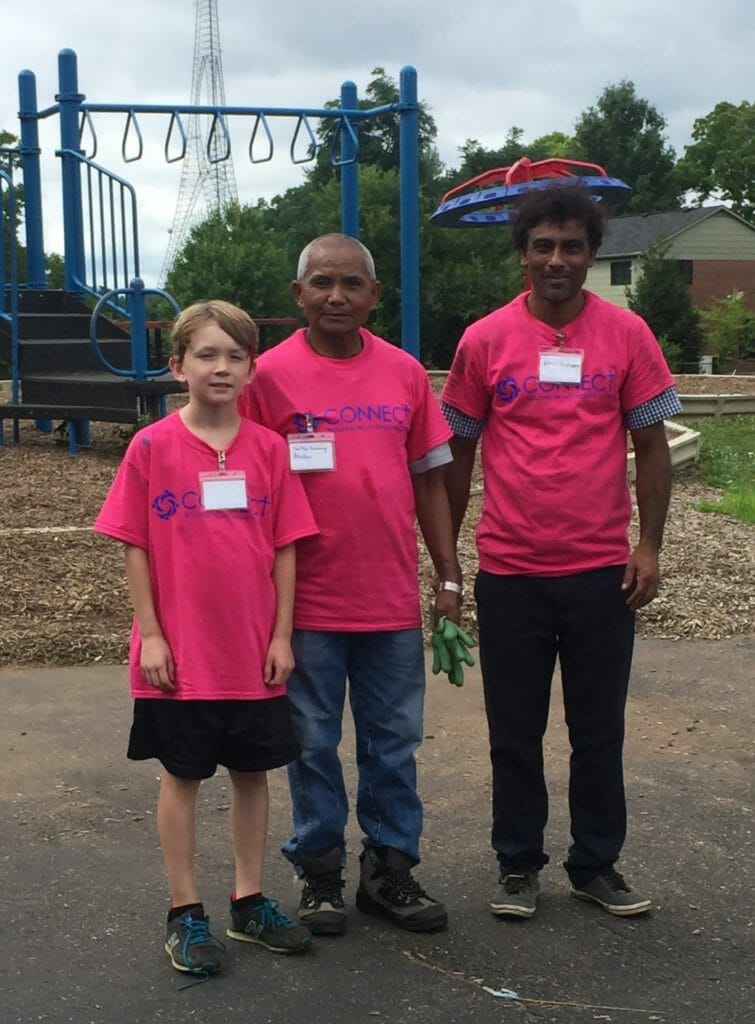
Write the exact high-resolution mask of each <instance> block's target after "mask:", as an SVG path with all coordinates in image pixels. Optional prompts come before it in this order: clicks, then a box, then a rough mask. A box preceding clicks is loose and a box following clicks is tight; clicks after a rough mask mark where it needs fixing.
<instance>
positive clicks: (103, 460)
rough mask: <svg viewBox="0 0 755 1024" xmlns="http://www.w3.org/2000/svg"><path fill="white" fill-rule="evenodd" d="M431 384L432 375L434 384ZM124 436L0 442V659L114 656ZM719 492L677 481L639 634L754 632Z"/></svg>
mask: <svg viewBox="0 0 755 1024" xmlns="http://www.w3.org/2000/svg"><path fill="white" fill-rule="evenodd" d="M690 380H691V381H693V382H694V383H695V385H696V386H699V387H706V388H710V389H711V390H710V391H709V392H705V393H711V394H718V393H726V394H733V393H742V392H741V391H737V392H735V391H733V390H730V389H731V388H733V387H748V388H750V389H751V390H752V392H753V393H755V377H752V378H744V377H740V378H737V377H719V376H711V377H703V376H700V377H695V378H688V377H685V378H680V380H679V389H680V392H681V393H682V394H684V393H688V394H689V393H693V392H692V391H691V388H690V386H689V385H688V383H687V382H688V381H690ZM735 382H736V383H735ZM440 383H441V382H440V381H439V379H438V378H437V377H436V378H434V384H435V386H436V387H439V386H440ZM716 385H717V386H718V390H716V389H715V387H716ZM696 393H700V392H699V391H698V392H696ZM6 436H9V431H7V432H6ZM127 439H128V432H127V431H126V430H124V429H123V428H121V427H111V426H108V425H105V424H92V445H91V447H90V448H89V449H88V450H82V451H81V452H80V454H79V455H78V456H77V457H76V458H74V459H72V458H71V457H70V456H69V454H68V449H67V446H66V444H65V443H60V442H57V443H56V441H55V440H53V438H51V437H50V436H48V435H43V434H39V433H38V432H37V431H35V429H34V427H33V425H31V424H28V423H24V424H22V425H21V444H19V445H14V444H7V445H6V446H5V447H4V448H0V487H1V488H2V491H1V493H2V508H1V512H0V580H1V581H2V586H1V588H0V601H1V602H2V604H1V607H2V621H3V628H2V632H1V633H0V664H16V665H32V664H57V665H65V664H69V665H71V664H84V663H90V662H95V661H103V662H120V661H123V660H125V658H126V653H127V638H128V631H129V625H130V617H131V616H130V610H129V602H128V597H127V593H126V588H125V582H124V573H123V555H122V551H121V548H120V545H118V544H116V543H113V542H112V541H109V540H107V539H105V538H103V537H99V536H97V535H95V534H93V533H92V532H91V530H90V529H89V527H90V526H91V523H92V521H93V520H94V518H95V516H96V514H97V512H98V510H99V507H100V505H101V503H102V500H103V498H104V496H105V493H106V492H107V489H108V487H109V485H110V482H111V480H112V478H113V475H114V474H115V471H116V469H117V466H118V464H119V462H120V459H121V457H122V455H123V452H124V450H125V446H126V443H127ZM477 482H479V476H478V477H477ZM718 497H720V492H718V491H716V490H715V489H713V488H709V487H705V486H704V485H702V484H701V483H700V481H699V478H698V474H697V472H696V470H695V469H694V468H693V469H688V470H685V471H682V472H681V473H679V474H678V476H677V477H676V479H675V486H674V493H673V497H672V502H671V509H670V513H669V520H668V526H667V530H666V544H665V549H664V553H663V563H662V568H663V572H664V581H663V589H662V591H661V594H660V596H659V597H658V599H657V600H656V601H655V602H654V603H653V604H652V605H651V606H650V607H649V608H647V609H645V610H644V611H643V612H641V613H640V615H639V617H638V632H639V633H640V634H644V635H647V636H655V637H667V638H678V637H697V638H700V639H709V640H717V639H723V638H727V637H732V636H739V635H748V634H751V633H752V632H753V623H754V622H755V596H754V595H755V527H752V526H747V525H746V524H743V523H739V522H737V521H736V520H733V519H730V518H728V517H726V516H719V515H712V514H710V513H704V512H701V511H700V510H699V508H698V507H697V506H698V504H699V502H700V501H701V500H702V499H708V500H713V501H715V500H716V499H717V498H718ZM481 500H482V499H481V498H480V497H479V496H477V497H474V498H472V500H471V502H470V508H469V512H468V515H467V518H466V521H465V524H464V529H463V531H462V534H461V537H460V543H459V552H460V558H461V562H462V568H463V570H464V575H465V579H466V580H467V583H468V584H470V583H471V581H472V580H473V579H474V574H475V571H476V566H477V559H476V553H475V547H474V527H475V525H476V522H477V519H478V518H479V513H480V508H481ZM635 519H636V517H635ZM636 525H637V524H636V521H635V524H634V528H635V529H636ZM421 578H422V588H423V597H424V602H423V603H424V606H425V607H427V606H428V605H429V602H430V599H431V592H432V582H433V572H432V567H431V565H430V563H429V559H428V558H427V556H426V554H425V553H424V551H423V554H422V566H421ZM465 626H466V627H467V628H468V629H469V631H470V632H471V633H472V634H473V635H476V622H475V611H474V605H473V601H472V599H471V597H468V598H467V600H466V602H465Z"/></svg>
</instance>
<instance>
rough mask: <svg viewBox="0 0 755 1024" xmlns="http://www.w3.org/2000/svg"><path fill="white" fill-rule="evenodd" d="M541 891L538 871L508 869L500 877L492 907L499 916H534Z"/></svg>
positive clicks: (491, 902)
mask: <svg viewBox="0 0 755 1024" xmlns="http://www.w3.org/2000/svg"><path fill="white" fill-rule="evenodd" d="M539 892H540V883H539V882H538V880H537V871H507V872H506V873H505V874H504V875H502V876H501V877H500V878H499V879H498V888H497V889H496V891H495V894H494V896H493V898H492V899H491V901H490V909H491V911H492V912H493V913H494V914H495V915H496V916H497V917H532V915H533V914H534V913H535V904H536V902H537V897H538V893H539Z"/></svg>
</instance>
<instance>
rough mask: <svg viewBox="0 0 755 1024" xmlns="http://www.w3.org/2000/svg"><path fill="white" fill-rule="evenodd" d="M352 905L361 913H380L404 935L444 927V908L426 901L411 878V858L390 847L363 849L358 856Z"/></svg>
mask: <svg viewBox="0 0 755 1024" xmlns="http://www.w3.org/2000/svg"><path fill="white" fill-rule="evenodd" d="M359 862H360V874H359V888H358V889H357V897H356V903H357V907H358V908H359V910H361V911H362V913H363V914H380V915H382V916H383V917H387V918H389V919H390V920H391V921H393V923H394V924H397V925H398V926H399V928H404V929H406V931H408V932H437V931H441V930H442V929H443V928H445V927H446V925H447V924H448V915H447V914H446V908H445V907H444V906H443V904H442V903H438V902H437V900H433V899H430V897H429V896H428V895H427V893H426V892H425V891H424V889H423V888H422V886H421V885H420V884H419V883H418V882H417V881H415V879H414V878H413V877H412V874H411V869H412V866H413V865H412V859H411V857H407V856H406V854H404V853H401V852H400V851H399V850H393V849H391V847H383V848H382V849H380V848H375V847H371V846H368V847H365V849H364V850H363V851H362V853H361V854H360V856H359Z"/></svg>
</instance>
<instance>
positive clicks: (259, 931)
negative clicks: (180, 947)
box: [226, 769, 312, 953]
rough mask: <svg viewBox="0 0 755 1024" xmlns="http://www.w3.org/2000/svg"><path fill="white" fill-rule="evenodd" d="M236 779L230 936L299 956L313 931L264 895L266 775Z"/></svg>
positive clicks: (239, 774) (236, 775) (237, 774)
mask: <svg viewBox="0 0 755 1024" xmlns="http://www.w3.org/2000/svg"><path fill="white" fill-rule="evenodd" d="M228 774H229V776H230V779H231V786H232V795H231V832H232V835H233V851H234V862H235V867H236V886H235V889H234V892H233V895H232V896H231V907H230V920H229V924H228V928H227V929H226V934H227V935H228V937H229V938H232V939H239V940H240V941H242V942H252V943H257V944H259V945H261V946H265V947H266V948H267V949H270V950H272V951H273V952H275V953H298V952H301V951H302V950H304V949H307V948H308V946H310V945H311V942H312V938H311V935H310V933H309V931H308V930H307V929H306V928H303V927H302V926H301V925H296V924H292V922H291V921H289V919H288V918H287V917H286V916H285V915H284V914H282V913H281V912H280V911H279V910H278V901H277V900H273V899H267V898H266V897H265V896H263V894H262V872H263V865H264V859H265V843H266V839H267V821H268V787H267V773H266V772H238V771H234V770H232V769H229V772H228Z"/></svg>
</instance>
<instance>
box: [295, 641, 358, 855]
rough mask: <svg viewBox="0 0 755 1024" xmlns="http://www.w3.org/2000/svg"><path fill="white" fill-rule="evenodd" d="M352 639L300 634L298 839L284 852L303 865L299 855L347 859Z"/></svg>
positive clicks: (297, 680) (297, 681)
mask: <svg viewBox="0 0 755 1024" xmlns="http://www.w3.org/2000/svg"><path fill="white" fill-rule="evenodd" d="M348 644H349V635H348V634H345V633H326V632H312V631H309V630H294V634H293V638H292V641H291V646H292V648H293V652H294V658H295V659H296V667H295V669H294V671H293V672H292V673H291V676H290V678H289V681H288V698H289V701H290V704H291V717H292V721H293V725H294V732H295V733H296V738H297V740H298V741H299V745H300V746H301V755H300V756H299V757H298V758H297V759H296V760H295V761H293V762H292V763H291V764H290V765H289V766H288V782H289V787H290V790H291V804H292V811H293V819H294V835H293V836H292V837H291V839H289V841H288V842H287V843H286V844H285V846H284V847H283V853H284V854H285V856H286V857H287V858H288V859H289V860H290V861H291V862H292V863H293V864H294V865H297V866H298V865H299V855H300V854H302V853H304V854H315V855H317V854H321V853H324V852H326V851H329V850H332V849H338V850H340V851H341V854H342V857H343V854H344V835H343V833H344V829H345V827H346V821H347V818H348V810H349V809H348V800H347V797H346V788H345V786H344V782H343V770H342V768H341V762H340V759H339V757H338V746H339V743H340V742H341V731H342V720H343V706H344V700H345V694H346V664H347V654H348Z"/></svg>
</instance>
